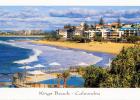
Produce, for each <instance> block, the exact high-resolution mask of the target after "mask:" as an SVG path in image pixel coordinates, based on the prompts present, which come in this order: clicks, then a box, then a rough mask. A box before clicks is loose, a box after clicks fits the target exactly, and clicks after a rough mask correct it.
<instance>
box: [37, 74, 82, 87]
mask: <svg viewBox="0 0 140 100" xmlns="http://www.w3.org/2000/svg"><path fill="white" fill-rule="evenodd" d="M39 83H42V84H52V85H53V84H58V79H49V80H45V81H41V82H39ZM60 84H61V85H63V84H64V81H63V79H61V80H60ZM67 85H68V86H74V87H83V86H84V79H83V78H82V77H75V76H73V77H69V78H68V79H67Z"/></svg>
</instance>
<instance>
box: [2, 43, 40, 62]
mask: <svg viewBox="0 0 140 100" xmlns="http://www.w3.org/2000/svg"><path fill="white" fill-rule="evenodd" d="M0 44H6V45H11V46H14V47H19V48H26V47H23V46H22V45H18V44H16V43H13V42H12V43H9V42H6V41H0ZM26 49H29V48H26ZM32 50H33V52H34V54H33V55H31V56H30V57H29V58H27V59H23V60H18V61H14V62H13V63H17V64H28V63H31V62H34V61H38V56H39V55H40V54H41V53H42V51H41V50H38V49H32Z"/></svg>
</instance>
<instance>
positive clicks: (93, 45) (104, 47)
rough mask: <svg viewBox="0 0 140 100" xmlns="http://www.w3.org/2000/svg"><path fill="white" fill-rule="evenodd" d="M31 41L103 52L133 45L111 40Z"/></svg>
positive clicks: (115, 52) (116, 51) (113, 51)
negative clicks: (78, 41)
mask: <svg viewBox="0 0 140 100" xmlns="http://www.w3.org/2000/svg"><path fill="white" fill-rule="evenodd" d="M33 43H37V44H47V45H51V46H60V47H66V48H73V49H81V50H87V51H95V52H105V53H111V54H118V53H119V52H120V50H121V49H122V48H123V47H130V46H134V44H131V43H112V42H90V43H76V42H69V41H65V42H61V41H46V40H39V41H33Z"/></svg>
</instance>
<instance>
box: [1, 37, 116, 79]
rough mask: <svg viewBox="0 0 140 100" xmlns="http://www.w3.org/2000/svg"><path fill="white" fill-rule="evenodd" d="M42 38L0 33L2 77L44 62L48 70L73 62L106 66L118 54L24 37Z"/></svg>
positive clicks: (60, 68)
mask: <svg viewBox="0 0 140 100" xmlns="http://www.w3.org/2000/svg"><path fill="white" fill-rule="evenodd" d="M34 39H36V40H37V39H39V38H31V37H30V38H25V37H0V81H7V80H9V81H10V80H11V77H9V76H11V74H13V73H15V72H22V71H24V69H21V68H20V67H22V66H31V67H33V69H29V70H34V69H37V68H35V66H36V65H41V66H45V69H46V70H53V71H58V70H65V69H67V68H69V67H72V66H80V65H81V66H82V65H83V66H84V65H85V66H86V65H97V66H101V67H107V64H108V63H109V59H112V58H114V57H115V55H112V54H107V53H99V52H87V51H83V50H74V49H68V48H58V47H54V46H48V45H42V44H33V43H31V42H27V41H25V40H34Z"/></svg>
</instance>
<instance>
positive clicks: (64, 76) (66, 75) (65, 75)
mask: <svg viewBox="0 0 140 100" xmlns="http://www.w3.org/2000/svg"><path fill="white" fill-rule="evenodd" d="M69 76H70V73H69V71H65V72H63V73H62V77H63V80H64V85H63V87H64V88H66V86H67V78H68V77H69Z"/></svg>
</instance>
